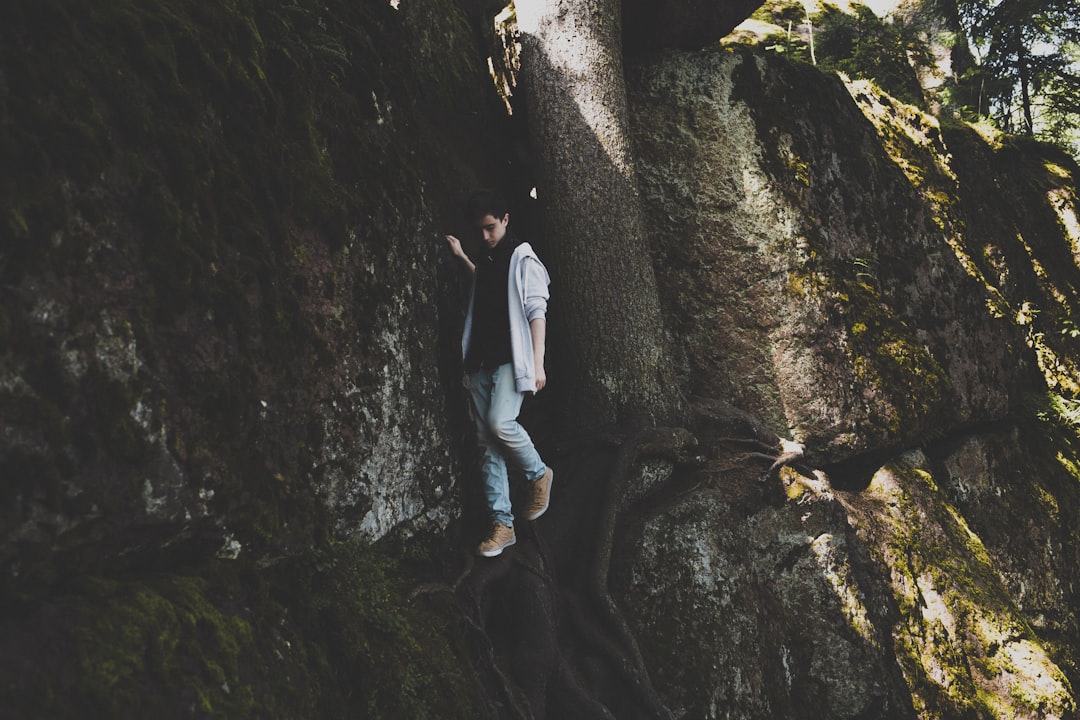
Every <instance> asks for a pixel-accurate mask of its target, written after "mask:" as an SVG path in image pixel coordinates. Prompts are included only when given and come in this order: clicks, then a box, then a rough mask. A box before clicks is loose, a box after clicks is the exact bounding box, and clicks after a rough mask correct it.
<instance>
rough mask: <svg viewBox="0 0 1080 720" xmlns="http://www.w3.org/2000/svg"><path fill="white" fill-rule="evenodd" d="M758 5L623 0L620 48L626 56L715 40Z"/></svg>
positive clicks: (749, 0) (750, 1)
mask: <svg viewBox="0 0 1080 720" xmlns="http://www.w3.org/2000/svg"><path fill="white" fill-rule="evenodd" d="M760 5H761V3H760V2H758V0H723V1H722V2H715V1H714V0H676V1H675V2H661V1H660V0H623V3H622V20H623V49H624V52H625V53H626V54H627V55H633V54H637V53H642V52H648V51H655V50H661V49H665V48H681V49H685V50H696V49H698V48H702V47H706V46H708V45H710V44H715V43H717V42H718V41H719V40H720V38H722V37H724V36H725V35H727V34H728V33H729V32H731V31H732V30H733V29H735V26H736V25H738V24H739V23H741V22H742V21H743V20H745V19H746V18H747V17H748V16H749V15H750V13H752V12H753V11H754V10H756V9H757V8H758V7H759V6H760Z"/></svg>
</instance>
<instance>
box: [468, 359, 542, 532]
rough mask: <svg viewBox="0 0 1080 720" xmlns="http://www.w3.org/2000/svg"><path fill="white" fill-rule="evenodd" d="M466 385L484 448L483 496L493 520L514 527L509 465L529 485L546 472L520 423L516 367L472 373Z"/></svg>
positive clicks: (519, 400)
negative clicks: (515, 378) (508, 476)
mask: <svg viewBox="0 0 1080 720" xmlns="http://www.w3.org/2000/svg"><path fill="white" fill-rule="evenodd" d="M467 385H468V388H469V396H470V398H471V400H472V416H473V420H475V421H476V438H477V441H478V442H479V444H480V447H482V448H483V449H484V462H483V464H482V465H481V467H480V473H481V475H482V478H483V484H484V497H485V498H487V504H488V507H489V508H490V509H491V516H492V519H493V520H495V522H499V523H502V524H503V525H506V526H510V527H512V526H513V524H514V514H513V513H512V512H511V510H510V483H509V480H508V479H507V475H506V464H507V462H510V464H512V465H513V466H514V467H516V468H517V469H519V470H521V471H522V472H523V473H525V479H526V480H528V481H530V482H535V481H537V480H539V479H540V478H542V477H543V476H544V471H545V470H546V469H547V467H546V466H545V465H544V461H543V460H541V459H540V453H538V452H536V448H535V447H534V446H533V441H532V438H530V437H529V433H527V432H526V431H525V428H523V427H522V426H521V424H520V423H519V422H518V421H517V416H518V412H520V411H521V401H522V400H523V399H524V397H525V394H524V393H519V392H518V391H517V386H516V384H515V383H514V366H513V365H511V364H510V363H507V364H505V365H500V366H499V367H497V368H496V369H495V370H494V371H492V370H480V371H478V372H475V373H471V374H470V375H469V376H468V383H467Z"/></svg>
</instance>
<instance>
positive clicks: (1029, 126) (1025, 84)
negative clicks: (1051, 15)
mask: <svg viewBox="0 0 1080 720" xmlns="http://www.w3.org/2000/svg"><path fill="white" fill-rule="evenodd" d="M1023 33H1024V31H1023V29H1021V28H1020V27H1017V28H1016V60H1017V69H1018V70H1019V72H1020V101H1021V106H1022V107H1023V110H1024V134H1025V135H1028V136H1031V135H1033V134H1034V132H1035V123H1034V122H1033V121H1032V119H1031V88H1030V87H1029V86H1030V85H1031V79H1030V77H1029V73H1030V71H1029V68H1028V65H1029V60H1028V50H1027V47H1026V46H1025V45H1024V35H1023Z"/></svg>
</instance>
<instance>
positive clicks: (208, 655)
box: [0, 544, 484, 720]
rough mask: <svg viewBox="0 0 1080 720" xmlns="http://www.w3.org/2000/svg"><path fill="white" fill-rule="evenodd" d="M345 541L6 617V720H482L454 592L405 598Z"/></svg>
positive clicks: (122, 586)
mask: <svg viewBox="0 0 1080 720" xmlns="http://www.w3.org/2000/svg"><path fill="white" fill-rule="evenodd" d="M405 582H406V579H405V578H404V577H403V576H402V575H401V574H400V573H398V572H397V571H396V569H395V566H394V564H393V562H392V561H390V560H389V558H388V557H387V556H385V555H383V554H381V553H380V552H378V551H375V550H373V549H372V548H366V547H363V546H359V545H356V544H347V545H342V546H337V547H334V548H327V549H323V550H320V551H317V552H313V553H308V554H305V555H303V556H299V557H297V558H293V559H292V560H289V561H286V562H285V563H283V564H281V565H279V566H276V567H274V568H271V569H269V570H265V569H264V570H257V569H256V568H254V567H253V566H252V565H250V564H248V563H244V562H242V561H233V562H218V563H211V564H208V565H204V566H200V567H189V568H186V569H185V570H183V571H181V572H176V573H151V574H147V575H144V576H143V577H141V578H138V579H136V578H110V577H104V576H71V577H67V578H65V580H64V582H63V583H62V584H60V585H58V586H57V587H55V588H54V590H55V592H54V593H53V594H52V595H51V596H50V597H47V598H42V597H32V596H24V597H21V598H19V599H18V601H17V603H15V604H14V605H10V607H11V608H12V611H11V612H9V613H7V614H6V615H5V618H4V619H3V620H2V621H0V627H2V628H3V639H2V640H0V650H2V653H0V657H2V658H3V660H0V668H2V669H3V674H4V682H3V686H2V687H0V713H3V715H4V716H5V717H12V718H14V717H50V718H58V719H59V718H84V717H102V718H105V717H107V718H146V717H158V718H181V717H184V718H190V717H201V718H230V719H232V718H235V719H238V720H239V719H242V718H267V717H293V718H316V717H324V718H328V717H365V718H386V719H387V720H391V719H393V718H402V717H410V718H427V719H429V720H436V719H438V718H449V717H478V716H480V715H481V714H483V712H484V711H483V710H482V709H481V708H482V701H481V699H480V697H479V695H478V694H477V692H476V690H475V689H476V688H477V687H478V684H477V681H476V679H475V678H474V677H473V676H472V675H471V670H470V665H469V662H468V660H467V650H466V647H465V644H464V639H463V636H462V634H461V633H462V629H461V627H460V624H459V623H460V616H459V615H458V612H457V610H456V608H455V606H454V604H453V601H452V599H451V597H450V596H449V595H439V596H435V595H432V596H425V597H423V598H420V599H418V600H416V601H410V600H408V599H407V598H406V597H405V590H406V588H405V585H404V583H405Z"/></svg>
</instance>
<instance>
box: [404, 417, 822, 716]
mask: <svg viewBox="0 0 1080 720" xmlns="http://www.w3.org/2000/svg"><path fill="white" fill-rule="evenodd" d="M695 414H696V422H695V423H694V427H695V428H696V429H695V432H694V433H692V432H691V431H690V430H688V429H685V428H649V429H645V430H642V431H639V432H637V433H635V434H633V435H632V436H630V437H625V436H619V435H615V434H611V433H608V434H604V435H597V436H593V437H588V438H577V439H576V440H574V441H572V443H571V444H570V445H564V446H563V447H562V448H561V450H562V452H561V453H559V456H560V457H562V458H564V459H565V460H564V462H565V463H567V466H566V469H565V470H562V471H561V472H560V473H559V476H561V477H570V478H574V477H577V478H578V479H579V480H581V479H584V480H585V481H586V482H588V478H591V477H593V474H594V473H595V472H600V473H602V477H604V480H603V485H602V486H600V485H595V484H593V485H590V487H591V488H592V490H591V491H590V492H591V493H592V494H586V495H581V496H579V497H585V498H591V499H592V500H591V501H587V502H585V503H584V505H581V503H579V507H577V508H575V510H576V511H577V513H578V515H577V517H579V518H586V519H585V520H584V522H585V523H586V524H585V525H584V526H582V525H581V524H580V523H574V522H570V523H569V524H567V525H564V526H562V527H560V526H559V525H558V524H557V523H556V524H554V525H552V524H550V522H549V521H545V522H547V523H548V524H537V523H519V524H518V526H517V528H516V530H517V532H518V542H517V545H515V546H514V547H512V548H509V549H508V550H507V551H506V552H504V553H503V554H502V555H501V556H499V557H496V558H491V559H486V558H485V559H476V558H474V557H473V556H472V555H471V553H470V554H469V555H468V556H467V557H466V558H465V561H464V563H463V568H462V571H461V572H460V574H459V575H458V576H457V577H456V578H455V579H454V580H453V582H451V583H445V584H444V583H428V584H425V585H421V586H418V587H417V588H415V589H414V591H413V593H412V594H411V596H410V598H411V599H415V598H416V597H418V596H419V595H423V594H428V593H449V594H452V595H453V596H454V597H455V598H456V600H457V603H458V606H459V608H460V609H461V613H462V616H463V617H464V621H465V625H466V628H467V635H468V637H470V638H471V642H473V643H474V646H475V648H476V653H477V657H476V661H477V669H478V670H479V671H480V672H481V674H482V675H483V676H485V677H486V678H488V680H487V682H486V685H485V687H486V688H487V692H489V693H490V695H491V697H490V698H489V702H490V703H491V707H492V712H494V713H496V716H497V717H499V718H513V719H514V720H518V719H520V718H534V719H535V720H540V719H541V718H547V717H551V718H555V717H558V718H560V719H561V718H567V719H571V718H597V719H599V720H614V719H615V718H616V717H618V718H620V719H622V718H635V719H636V718H650V719H653V720H673V719H674V717H675V715H674V713H673V712H672V711H671V710H670V709H669V708H668V707H667V706H666V705H665V703H664V701H663V699H662V698H661V697H660V695H659V693H658V692H657V690H656V689H655V687H654V686H653V683H652V681H651V679H650V676H649V672H648V669H647V665H646V662H645V658H644V656H643V654H642V652H641V649H640V647H639V646H638V643H637V639H636V638H635V635H634V632H633V630H632V628H631V626H630V624H629V623H628V622H627V620H626V618H625V617H624V615H623V613H622V611H621V609H620V608H619V606H618V604H617V603H616V602H615V600H614V598H613V597H612V594H611V590H610V576H611V573H612V562H613V556H614V555H615V553H616V547H615V545H616V542H617V541H620V542H621V538H623V537H626V536H627V533H628V532H630V531H628V529H627V527H622V526H623V525H626V523H627V522H628V523H629V526H628V527H630V530H632V529H633V528H634V527H640V523H641V522H644V519H643V518H644V516H645V515H649V514H655V512H657V511H658V510H659V509H660V508H662V507H665V506H668V505H669V504H670V503H674V502H678V501H679V498H684V497H686V496H687V495H688V494H691V493H695V492H702V491H706V492H725V491H727V490H726V489H730V488H733V487H735V486H734V485H732V483H733V482H745V481H746V480H749V481H750V484H749V485H747V488H748V490H747V491H745V492H743V493H742V494H741V495H739V493H736V494H735V495H736V497H733V500H735V501H740V502H746V501H750V500H752V498H753V497H757V498H758V500H757V501H756V502H760V499H761V497H762V495H761V491H760V490H757V491H753V492H751V491H750V490H749V487H750V486H753V485H756V483H753V479H754V478H755V477H757V478H758V479H768V478H774V479H777V481H779V480H778V479H779V472H780V469H781V468H783V467H793V468H795V469H796V470H797V471H799V472H800V473H803V474H807V475H811V476H812V471H811V470H809V469H808V468H806V467H805V462H804V461H805V457H804V453H803V448H802V446H800V445H797V444H795V443H792V442H790V441H785V440H782V439H781V438H779V437H778V436H776V435H775V434H773V433H771V432H770V431H768V430H767V429H766V428H764V427H763V426H762V424H761V423H760V422H758V421H757V420H756V419H755V418H753V417H752V416H749V415H747V414H746V413H743V412H741V411H739V410H737V409H735V408H733V407H731V406H730V405H727V404H725V403H718V402H715V401H699V402H698V403H695ZM695 433H697V434H696V435H695ZM698 437H703V438H705V441H706V443H707V444H706V446H705V447H703V448H699V447H698V439H697V438H698ZM568 448H570V449H569V450H568ZM736 448H738V449H740V450H736ZM613 451H614V453H613ZM699 451H704V452H703V454H704V455H706V456H707V457H702V456H700V455H697V454H695V453H698V452H699ZM612 455H613V457H612ZM650 459H662V460H666V461H668V462H670V463H671V464H672V465H673V466H674V467H675V472H674V473H673V474H672V476H671V478H669V479H668V480H667V481H665V482H664V483H663V484H662V485H659V486H657V487H654V488H651V489H649V490H648V491H647V492H646V493H645V496H644V497H638V498H636V499H635V500H634V501H633V503H630V502H629V501H628V497H627V496H628V494H629V488H630V487H631V485H630V483H631V480H632V478H634V477H635V472H636V471H637V468H639V467H640V466H641V463H642V462H643V461H646V460H650ZM758 463H768V468H767V470H765V472H764V474H763V475H762V474H761V473H760V471H753V470H751V466H753V465H756V464H758ZM577 467H580V468H584V470H583V472H584V474H581V473H578V474H575V472H573V468H577ZM589 468H591V469H589ZM729 471H731V472H732V475H731V477H730V478H728V479H726V480H725V481H724V482H725V483H726V484H725V485H722V486H720V488H725V489H724V490H722V489H719V488H717V487H711V486H706V485H707V483H708V478H710V477H717V476H718V474H727V473H728V472H729ZM740 478H742V479H745V480H740ZM579 492H582V489H579ZM755 493H756V494H755ZM592 503H597V505H596V507H597V510H596V513H595V514H590V513H589V512H588V507H592V506H593V505H592ZM646 505H647V506H648V507H645V506H646ZM624 514H626V515H627V517H626V518H624V517H623V515H624ZM557 519H558V518H556V520H557ZM583 527H593V528H595V529H594V531H593V533H591V535H590V534H589V533H586V532H584V530H583ZM541 528H544V530H545V532H552V533H554V534H553V535H552V537H553V538H557V539H558V541H559V542H561V543H562V547H563V550H562V554H561V555H560V557H561V558H562V561H563V562H564V563H569V564H570V567H569V568H564V572H563V573H562V574H560V573H559V572H558V570H557V568H556V563H555V559H554V554H553V552H552V549H551V548H549V547H548V544H547V540H546V539H545V537H544V533H542V532H540V530H541ZM568 534H569V535H568ZM630 534H631V535H632V534H633V533H632V532H630ZM568 547H569V550H568V549H567V548H568ZM579 548H580V550H579ZM566 570H569V571H570V572H566ZM560 618H561V619H562V620H563V621H564V622H565V623H566V625H565V627H560V624H559V620H560ZM612 703H614V704H612ZM616 706H618V707H616Z"/></svg>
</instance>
